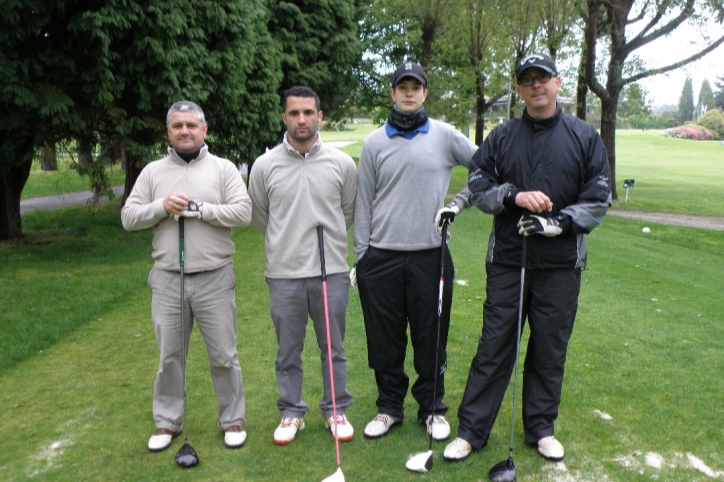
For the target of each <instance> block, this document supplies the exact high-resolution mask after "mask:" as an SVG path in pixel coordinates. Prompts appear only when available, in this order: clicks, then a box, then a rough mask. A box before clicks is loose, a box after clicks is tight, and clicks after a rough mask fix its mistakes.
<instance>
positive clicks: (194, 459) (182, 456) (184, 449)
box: [176, 440, 199, 469]
mask: <svg viewBox="0 0 724 482" xmlns="http://www.w3.org/2000/svg"><path fill="white" fill-rule="evenodd" d="M176 463H177V464H178V465H179V467H183V468H184V469H189V468H191V467H193V466H194V465H196V464H198V463H199V456H198V455H196V451H195V450H194V449H193V447H191V446H190V445H189V442H188V440H187V441H185V442H184V444H183V445H182V446H181V448H180V449H178V452H176Z"/></svg>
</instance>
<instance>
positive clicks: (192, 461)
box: [176, 216, 199, 468]
mask: <svg viewBox="0 0 724 482" xmlns="http://www.w3.org/2000/svg"><path fill="white" fill-rule="evenodd" d="M184 255H185V240H184V217H183V216H180V217H179V220H178V257H179V273H180V276H181V277H180V283H179V284H180V285H181V289H180V300H181V301H180V308H181V313H180V319H181V365H182V367H181V369H182V370H183V391H184V405H183V414H182V416H181V428H182V430H183V432H184V444H183V445H182V446H181V448H180V449H179V451H178V452H177V453H176V463H177V464H178V465H179V466H180V467H183V468H190V467H193V466H195V465H196V464H198V463H199V457H198V455H197V454H196V451H195V450H194V449H193V448H192V447H191V445H189V432H188V423H187V421H186V326H185V322H186V320H185V316H184V262H185V260H184Z"/></svg>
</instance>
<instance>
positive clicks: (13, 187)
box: [0, 150, 33, 241]
mask: <svg viewBox="0 0 724 482" xmlns="http://www.w3.org/2000/svg"><path fill="white" fill-rule="evenodd" d="M26 159H27V160H26V161H25V162H24V163H22V164H20V165H15V166H13V167H10V168H9V169H2V170H0V241H4V240H8V239H19V238H21V237H22V235H23V228H22V220H21V218H20V194H21V193H22V192H23V188H24V187H25V183H26V182H28V176H30V168H31V167H32V165H33V156H32V150H31V151H30V152H29V153H28V154H27V155H26Z"/></svg>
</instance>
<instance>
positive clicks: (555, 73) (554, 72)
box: [515, 65, 558, 80]
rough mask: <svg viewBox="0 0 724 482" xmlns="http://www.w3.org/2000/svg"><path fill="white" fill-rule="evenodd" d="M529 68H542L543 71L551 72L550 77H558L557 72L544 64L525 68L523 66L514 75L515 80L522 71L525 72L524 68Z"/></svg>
mask: <svg viewBox="0 0 724 482" xmlns="http://www.w3.org/2000/svg"><path fill="white" fill-rule="evenodd" d="M530 69H540V70H543V71H545V72H548V73H549V74H551V76H552V77H558V72H556V71H555V70H553V69H551V68H550V67H548V66H545V65H531V66H530V67H526V68H524V69H523V70H521V71H520V73H519V74H518V75H517V76H516V77H515V78H516V80H518V79H520V76H521V75H523V72H525V71H526V70H530Z"/></svg>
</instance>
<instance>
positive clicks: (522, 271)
mask: <svg viewBox="0 0 724 482" xmlns="http://www.w3.org/2000/svg"><path fill="white" fill-rule="evenodd" d="M526 239H527V238H526V236H523V243H522V248H521V251H522V254H521V260H520V298H519V300H518V329H517V332H516V336H515V365H514V368H513V372H514V374H513V408H512V412H511V415H510V454H509V458H510V459H511V460H512V459H513V432H514V430H515V397H516V393H517V392H518V359H519V358H520V334H521V330H522V326H523V297H524V294H525V262H526V259H525V258H526V256H525V255H526V245H527V243H526Z"/></svg>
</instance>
